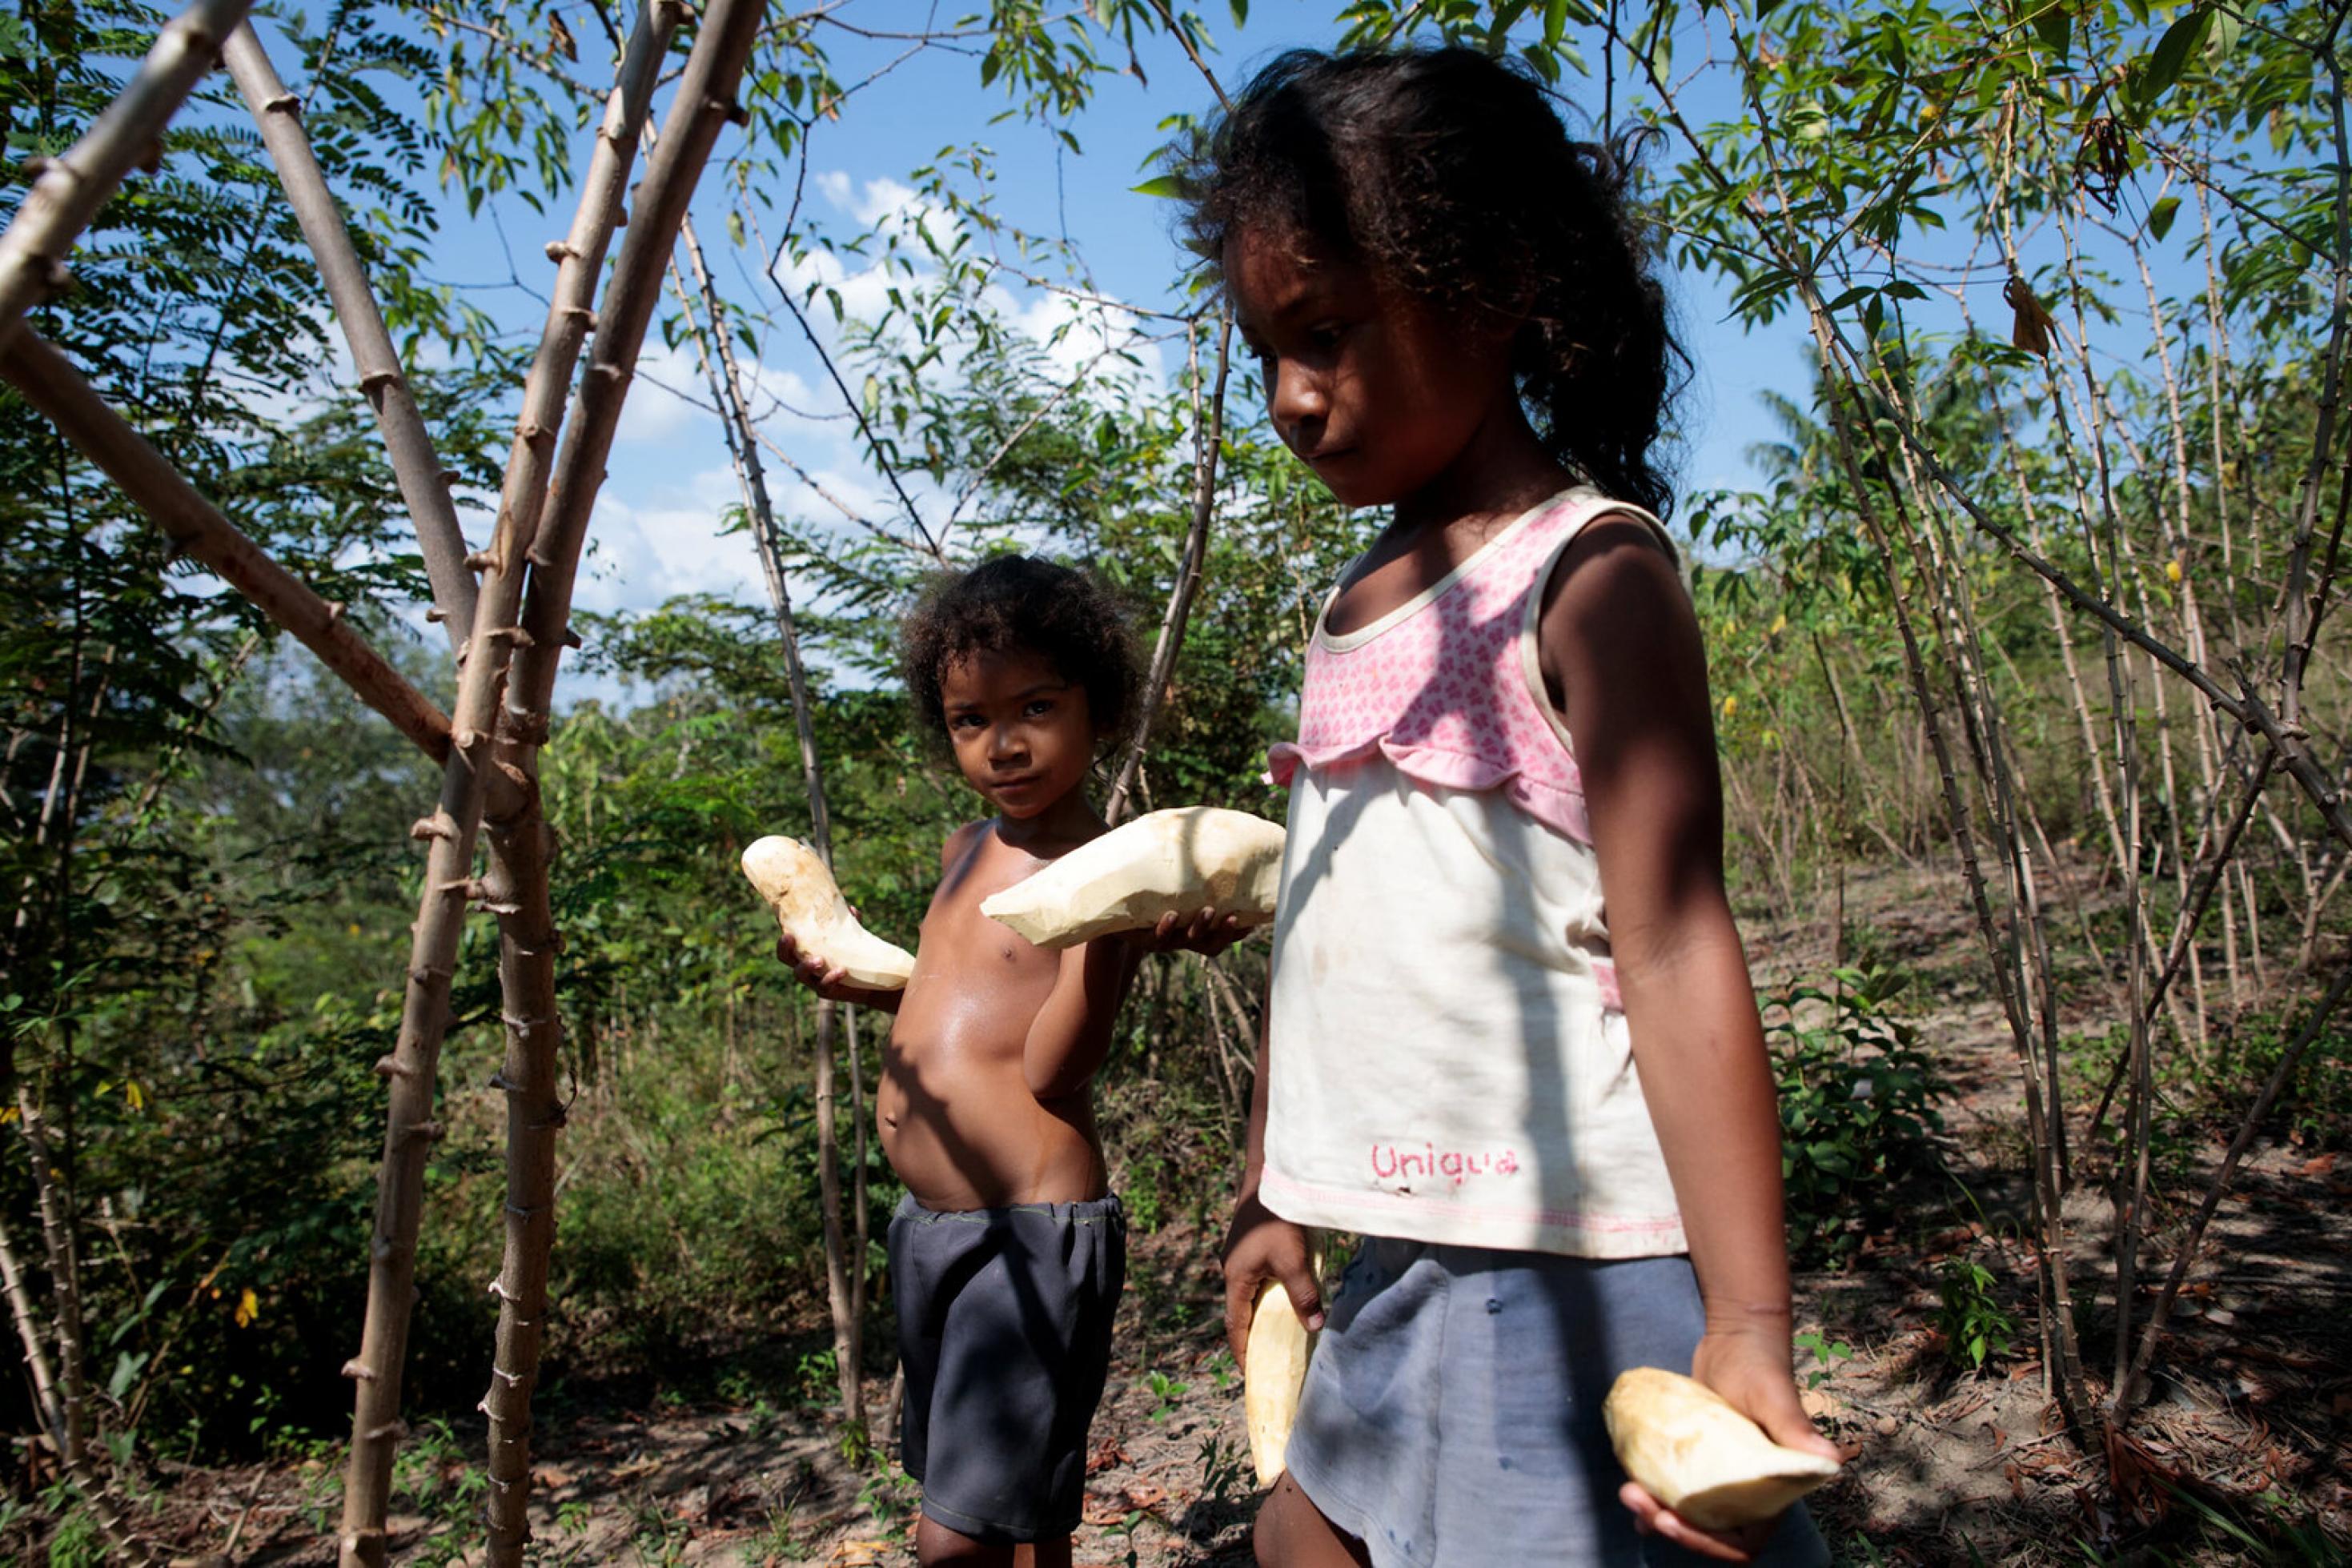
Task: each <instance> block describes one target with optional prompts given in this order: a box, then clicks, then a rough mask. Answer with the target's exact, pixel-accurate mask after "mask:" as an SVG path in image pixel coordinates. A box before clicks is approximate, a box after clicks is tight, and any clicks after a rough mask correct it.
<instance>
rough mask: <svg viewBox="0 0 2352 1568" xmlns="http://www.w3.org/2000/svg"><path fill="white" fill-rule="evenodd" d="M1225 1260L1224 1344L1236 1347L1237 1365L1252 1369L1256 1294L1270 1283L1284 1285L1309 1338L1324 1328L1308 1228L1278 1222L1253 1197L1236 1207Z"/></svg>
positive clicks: (1253, 1195) (1280, 1220)
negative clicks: (1305, 1326) (1309, 1246)
mask: <svg viewBox="0 0 2352 1568" xmlns="http://www.w3.org/2000/svg"><path fill="white" fill-rule="evenodd" d="M1224 1260H1225V1338H1226V1339H1227V1340H1228V1341H1229V1342H1230V1343H1231V1344H1232V1345H1233V1351H1234V1365H1236V1366H1246V1365H1247V1364H1249V1331H1250V1320H1251V1319H1252V1318H1254V1317H1255V1316H1256V1315H1257V1293H1258V1291H1259V1289H1260V1287H1262V1286H1263V1285H1265V1282H1266V1281H1268V1280H1278V1281H1281V1282H1282V1288H1283V1289H1284V1290H1285V1291H1287V1292H1288V1293H1289V1296H1290V1305H1291V1308H1292V1310H1293V1311H1295V1312H1297V1314H1298V1321H1299V1322H1302V1323H1304V1324H1306V1325H1307V1333H1314V1332H1315V1331H1316V1330H1318V1329H1319V1328H1321V1327H1322V1326H1323V1296H1322V1292H1321V1291H1318V1289H1317V1288H1316V1284H1315V1259H1314V1254H1313V1252H1312V1251H1311V1250H1309V1249H1308V1247H1307V1230H1306V1228H1305V1227H1303V1226H1297V1225H1293V1224H1291V1223H1290V1221H1288V1220H1286V1219H1282V1218H1277V1217H1276V1215H1275V1214H1274V1212H1273V1211H1272V1210H1270V1209H1268V1208H1267V1207H1265V1205H1264V1204H1262V1203H1260V1202H1259V1201H1258V1199H1257V1194H1256V1193H1255V1192H1254V1191H1253V1192H1252V1193H1250V1194H1249V1196H1248V1197H1244V1198H1243V1199H1242V1200H1241V1202H1240V1204H1239V1205H1238V1206H1236V1207H1234V1222H1233V1223H1232V1224H1231V1225H1229V1226H1227V1227H1226V1228H1225V1246H1224Z"/></svg>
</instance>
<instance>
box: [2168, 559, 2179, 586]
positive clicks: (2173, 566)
mask: <svg viewBox="0 0 2352 1568" xmlns="http://www.w3.org/2000/svg"><path fill="white" fill-rule="evenodd" d="M2164 580H2166V581H2167V582H2169V583H2173V584H2176V585H2177V584H2179V581H2180V563H2179V561H2177V560H2168V561H2166V562H2165V563H2164Z"/></svg>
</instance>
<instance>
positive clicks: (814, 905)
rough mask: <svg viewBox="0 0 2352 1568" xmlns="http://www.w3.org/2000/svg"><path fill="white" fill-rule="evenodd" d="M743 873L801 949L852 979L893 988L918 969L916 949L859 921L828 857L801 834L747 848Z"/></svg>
mask: <svg viewBox="0 0 2352 1568" xmlns="http://www.w3.org/2000/svg"><path fill="white" fill-rule="evenodd" d="M743 874H744V875H745V876H748V877H750V878H751V885H752V886H753V887H756V888H758V889H759V890H760V896H761V897H762V898H764V899H766V900H767V901H768V907H770V908H771V909H773V910H774V911H775V912H776V924H777V925H781V926H782V927H783V928H784V934H785V935H786V936H790V937H791V938H792V939H793V942H794V943H795V944H796V945H797V946H799V947H800V950H801V951H802V952H803V953H804V954H807V955H808V956H812V957H816V958H822V959H824V962H825V965H826V967H834V966H836V965H837V966H839V967H841V968H843V969H845V970H846V971H847V972H848V979H849V982H850V984H852V985H856V986H865V987H867V988H870V989H873V990H877V991H895V990H898V989H900V988H903V987H904V986H905V985H906V983H907V977H908V976H909V975H912V974H913V973H914V972H915V956H914V955H913V954H912V953H909V952H908V951H907V950H906V949H905V948H904V947H898V946H893V945H891V944H890V943H887V942H885V941H883V940H882V938H880V937H879V936H875V935H874V933H872V932H871V931H868V930H866V927H864V926H863V925H859V924H857V917H856V915H852V914H850V913H849V902H848V900H846V899H845V898H843V897H842V896H841V889H840V887H839V886H837V885H836V884H835V882H834V880H833V873H831V872H829V871H827V870H825V868H824V862H823V861H821V860H819V859H818V858H817V855H816V852H815V851H814V850H812V849H810V848H809V847H808V846H807V845H806V844H804V843H802V842H801V841H799V840H798V839H788V838H785V837H783V836H782V834H780V833H779V834H772V835H770V836H769V837H767V838H764V839H761V840H760V841H758V842H756V843H754V844H753V845H752V846H751V848H750V849H748V850H745V851H744V852H743Z"/></svg>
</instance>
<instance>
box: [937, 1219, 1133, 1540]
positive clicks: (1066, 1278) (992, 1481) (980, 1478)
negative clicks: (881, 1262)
mask: <svg viewBox="0 0 2352 1568" xmlns="http://www.w3.org/2000/svg"><path fill="white" fill-rule="evenodd" d="M1126 1283H1127V1212H1126V1210H1124V1209H1122V1208H1121V1207H1119V1203H1118V1198H1116V1197H1105V1198H1098V1199H1097V1200H1096V1201H1094V1202H1092V1203H1030V1204H1021V1205H1017V1206H1015V1207H1010V1208H977V1209H970V1210H965V1211H962V1212H959V1213H948V1214H942V1213H940V1212H938V1211H937V1210H934V1209H929V1208H925V1207H923V1206H922V1205H921V1204H919V1203H917V1202H916V1201H915V1200H914V1198H913V1197H911V1196H910V1197H908V1198H907V1199H906V1200H905V1201H903V1202H902V1203H900V1204H899V1205H898V1213H897V1214H895V1215H893V1216H892V1217H891V1218H890V1293H891V1295H892V1296H893V1297H895V1298H896V1299H897V1301H898V1359H899V1361H900V1362H901V1363H902V1364H904V1365H905V1367H906V1371H907V1402H906V1406H905V1409H904V1410H903V1412H902V1413H901V1416H900V1418H899V1425H898V1432H899V1459H900V1462H902V1463H903V1464H904V1465H905V1466H906V1468H907V1473H908V1475H910V1476H912V1477H914V1478H915V1479H917V1480H919V1481H920V1482H922V1483H923V1511H924V1513H926V1514H928V1515H929V1516H930V1517H931V1518H932V1519H934V1520H936V1521H939V1522H940V1523H941V1524H944V1525H946V1526H947V1527H948V1528H949V1529H950V1530H952V1531H957V1532H959V1533H960V1534H963V1535H968V1536H970V1537H971V1538H972V1539H973V1540H975V1541H984V1542H1023V1541H1039V1540H1051V1539H1053V1538H1054V1537H1056V1536H1061V1535H1067V1534H1069V1533H1070V1532H1071V1531H1074V1530H1076V1528H1077V1527H1078V1515H1079V1511H1080V1510H1081V1509H1082V1508H1083V1507H1084V1505H1085V1501H1086V1485H1087V1427H1088V1426H1089V1425H1090V1424H1091V1423H1092V1422H1093V1420H1094V1418H1095V1406H1096V1405H1097V1403H1098V1402H1099V1401H1100V1400H1101V1398H1102V1391H1103V1380H1104V1379H1105V1378H1106V1377H1107V1376H1108V1375H1109V1372H1110V1326H1111V1319H1112V1317H1113V1315H1114V1314H1116V1313H1117V1312H1118V1295H1119V1291H1120V1290H1121V1289H1123V1288H1124V1287H1125V1285H1126Z"/></svg>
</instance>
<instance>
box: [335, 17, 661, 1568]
mask: <svg viewBox="0 0 2352 1568" xmlns="http://www.w3.org/2000/svg"><path fill="white" fill-rule="evenodd" d="M674 26H676V12H675V10H674V8H672V7H670V6H667V5H661V6H658V7H652V8H648V9H646V10H641V11H640V14H639V18H638V23H637V26H636V29H635V33H634V34H633V35H632V43H631V47H630V51H629V56H628V60H627V62H626V63H625V64H624V66H623V68H622V70H621V77H620V82H619V85H618V86H616V87H615V88H614V93H613V96H612V99H611V100H610V101H609V103H608V104H607V107H606V112H605V120H604V127H603V129H602V130H601V131H599V132H598V134H597V138H596V145H595V151H594V152H593V155H592V157H591V159H590V162H589V168H588V175H587V178H586V179H585V180H584V181H583V186H582V193H581V201H580V206H579V209H578V212H577V213H576V214H575V215H574V217H573V219H572V230H571V233H570V235H569V236H568V237H567V238H566V239H565V240H564V241H563V242H562V244H561V245H560V246H551V256H553V258H554V259H555V260H556V261H557V263H558V267H557V272H556V281H555V289H554V293H553V297H552V299H551V303H550V306H549V309H548V315H547V323H546V327H545V329H543V330H542V332H541V337H540V343H539V349H538V351H537V353H536V354H535V355H534V357H533V359H532V361H531V368H530V376H529V378H528V379H527V381H526V382H525V384H524V389H523V406H522V415H521V418H520V422H519V423H518V425H517V428H516V432H515V441H514V446H513V449H512V451H511V453H510V454H509V458H508V462H507V470H506V480H505V486H504V489H503V493H502V494H501V496H500V498H499V515H498V522H497V525H496V528H495V530H494V531H493V533H492V535H491V538H490V544H489V548H488V549H487V550H485V551H484V552H482V554H481V555H480V556H479V557H477V558H475V562H474V564H476V565H478V567H479V569H480V570H481V572H482V578H481V586H480V591H479V596H478V601H477V604H476V609H475V616H474V624H473V627H472V630H471V634H470V635H469V636H468V638H467V656H466V659H465V662H464V664H462V665H461V667H460V677H459V684H458V695H457V719H456V721H455V729H456V734H455V736H454V737H453V738H454V739H455V741H456V746H455V748H454V749H453V752H452V755H451V757H450V759H449V762H448V765H447V766H446V768H444V769H443V772H442V780H441V794H440V799H439V800H438V802H437V804H436V808H435V810H434V812H433V814H432V815H431V816H429V817H426V818H425V819H423V820H422V821H419V822H418V823H417V824H416V826H415V829H414V830H412V831H413V833H414V834H415V836H417V837H419V838H423V839H425V840H426V841H428V844H429V847H428V850H427V852H426V859H425V888H424V894H423V898H422V907H421V908H420V910H419V912H418V915H417V921H416V925H415V928H414V932H415V938H414V941H413V943H412V946H411V949H410V957H409V968H408V988H407V992H406V995H405V998H404V1002H403V1007H402V1013H401V1030H400V1040H399V1042H398V1044H397V1045H396V1046H395V1047H394V1051H393V1053H392V1054H391V1055H390V1056H387V1057H386V1058H385V1059H384V1060H383V1061H381V1062H379V1063H377V1068H376V1070H377V1071H378V1072H379V1073H381V1074H383V1076H385V1077H386V1078H388V1079H389V1080H391V1088H392V1092H391V1107H390V1113H389V1115H388V1118H387V1122H386V1127H385V1133H384V1155H383V1166H382V1169H381V1172H380V1174H379V1178H378V1192H377V1203H376V1218H375V1230H374V1236H373V1241H372V1243H371V1249H370V1265H369V1270H368V1302H367V1315H366V1319H365V1322H364V1325H363V1327H362V1335H361V1342H360V1352H359V1354H357V1355H356V1356H354V1357H352V1360H351V1361H350V1362H348V1363H346V1364H345V1366H344V1372H345V1373H346V1375H349V1376H351V1377H352V1378H354V1379H356V1380H357V1383H358V1389H357V1394H356V1397H355V1399H354V1402H353V1406H354V1407H353V1414H352V1452H351V1460H350V1464H349V1467H348V1469H347V1470H346V1473H345V1478H344V1487H343V1520H342V1535H341V1561H342V1563H343V1564H344V1568H381V1565H382V1564H383V1561H384V1553H385V1540H384V1519H385V1515H386V1511H387V1509H388V1507H389V1504H390V1499H391V1490H392V1462H393V1456H394V1450H395V1448H396V1447H397V1444H398V1441H399V1438H400V1437H401V1436H402V1434H403V1432H404V1427H403V1426H402V1424H401V1421H400V1384H401V1375H402V1371H403V1367H404V1360H405V1352H406V1347H407V1341H408V1319H409V1311H410V1307H411V1305H412V1302H413V1300H414V1296H415V1252H416V1233H417V1224H418V1220H419V1218H420V1215H421V1210H422V1207H423V1200H424V1184H425V1153H426V1150H427V1147H428V1146H429V1144H430V1142H431V1141H432V1140H433V1139H434V1138H435V1137H436V1136H437V1135H438V1133H439V1128H438V1127H437V1125H436V1124H435V1123H434V1121H433V1099H434V1089H435V1084H436V1077H437V1072H438V1063H439V1060H440V1051H441V1040H442V1036H443V1033H444V1031H445V1030H446V1027H447V1022H448V998H449V978H450V972H451V969H452V967H453V966H454V964H455V962H456V958H457V937H458V932H459V926H460V923H461V921H462V919H463V915H464V903H463V900H464V896H465V894H467V892H468V891H469V886H468V884H469V883H470V881H471V877H472V873H473V862H474V840H475V836H476V834H477V831H478V829H479V827H480V824H481V819H482V813H483V806H484V801H485V798H486V796H487V793H488V787H489V776H490V772H491V763H492V761H493V758H492V755H491V740H492V735H491V731H492V727H493V726H494V725H495V724H496V722H497V719H498V715H499V698H500V687H501V685H502V681H503V678H504V676H505V675H506V674H507V669H508V664H509V655H510V653H511V651H512V650H513V649H514V647H515V646H516V644H517V643H518V642H519V641H520V637H521V635H523V633H522V632H521V628H520V626H519V625H518V624H517V621H516V617H517V612H518V611H519V609H520V604H521V601H522V591H523V582H524V579H525V576H526V574H527V571H528V569H529V567H530V564H531V561H532V560H533V559H537V558H538V555H539V546H538V544H537V534H538V531H539V528H540V521H541V513H542V510H543V509H544V508H545V507H546V506H547V505H548V497H549V486H548V474H549V468H550V464H549V458H550V456H551V454H552V453H553V452H554V450H555V439H556V431H557V429H558V427H559V426H560V425H561V424H562V422H563V410H564V403H565V402H566V400H567V398H568V396H569V393H570V389H571V382H572V367H573V365H574V364H575V363H576V361H577V359H578V356H579V352H580V347H581V344H582V342H583V340H585V339H586V337H587V334H588V328H589V324H590V322H591V321H592V320H593V319H594V312H593V310H592V309H591V308H590V307H591V305H592V303H593V300H594V298H595V288H596V284H597V282H598V280H599V278H600V277H601V275H602V273H603V271H604V252H605V247H606V246H607V245H608V244H609V243H610V241H611V238H612V234H613V229H614V225H615V224H616V223H617V221H618V219H619V216H620V211H621V202H622V198H623V194H624V193H625V190H626V187H627V184H628V173H629V168H630V165H631V163H632V162H633V161H634V159H635V154H636V143H637V136H636V131H637V130H638V128H639V127H640V126H641V125H642V124H643V122H644V119H645V113H646V103H647V101H648V100H649V99H650V98H651V96H652V92H653V83H654V77H655V73H656V70H657V69H658V68H659V66H660V62H661V58H662V56H663V54H664V53H665V52H666V42H667V29H669V28H673V27H674ZM656 28H659V29H662V31H661V32H659V33H656V31H655V29H656ZM639 40H643V43H644V46H645V47H642V48H640V47H638V41H639ZM657 45H660V46H663V47H656V46H657ZM583 402H584V399H583ZM615 412H617V411H615ZM507 1010H512V1009H507ZM502 1315H503V1313H502ZM496 1381H497V1382H498V1383H499V1385H502V1386H503V1385H504V1382H503V1380H496ZM509 1392H511V1393H512V1394H514V1396H516V1397H518V1398H521V1399H523V1400H524V1401H525V1402H526V1404H527V1397H528V1394H527V1390H520V1389H512V1390H510V1391H509ZM492 1393H493V1395H494V1396H496V1395H499V1388H497V1387H494V1388H493V1390H492ZM492 1402H493V1403H497V1404H499V1405H501V1406H504V1405H505V1404H506V1403H507V1400H506V1398H505V1396H499V1398H497V1399H495V1400H494V1401H492ZM526 1418H527V1417H526ZM498 1448H499V1446H498V1445H496V1444H494V1445H493V1452H494V1453H496V1452H497V1451H498ZM525 1475H526V1477H527V1475H528V1470H527V1469H526V1471H525ZM491 1490H492V1494H493V1499H494V1506H495V1498H496V1496H497V1494H498V1493H499V1490H500V1489H499V1488H498V1487H496V1486H493V1487H492V1489H491ZM509 1490H519V1489H509ZM518 1506H520V1503H518Z"/></svg>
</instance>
